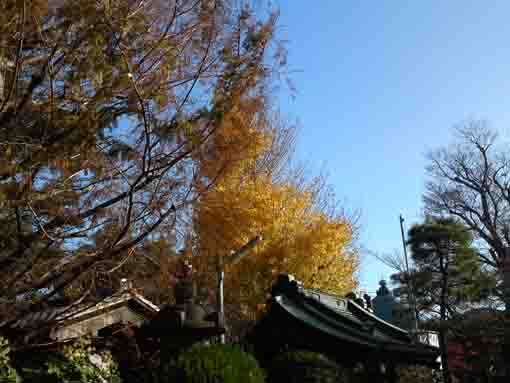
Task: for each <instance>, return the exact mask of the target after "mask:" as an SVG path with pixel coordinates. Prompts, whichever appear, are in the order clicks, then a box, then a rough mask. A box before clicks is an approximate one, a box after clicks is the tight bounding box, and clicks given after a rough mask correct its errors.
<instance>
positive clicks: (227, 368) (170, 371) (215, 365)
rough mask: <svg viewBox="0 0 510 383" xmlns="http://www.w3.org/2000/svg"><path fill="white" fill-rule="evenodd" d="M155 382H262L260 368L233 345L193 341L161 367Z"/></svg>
mask: <svg viewBox="0 0 510 383" xmlns="http://www.w3.org/2000/svg"><path fill="white" fill-rule="evenodd" d="M159 382H161V383H163V382H172V383H173V382H182V383H216V382H217V383H239V382H242V383H263V382H264V372H263V370H262V369H261V368H260V367H259V365H258V363H257V361H256V359H255V358H254V357H253V356H252V355H250V354H248V353H246V352H244V351H242V350H241V349H240V348H239V347H237V346H231V345H221V344H218V345H212V346H207V345H195V346H192V347H190V348H189V349H187V350H186V351H184V352H183V353H181V354H180V355H179V356H178V357H177V358H176V359H174V360H173V361H172V362H171V363H170V364H168V365H167V366H163V367H162V369H161V371H160V374H159Z"/></svg>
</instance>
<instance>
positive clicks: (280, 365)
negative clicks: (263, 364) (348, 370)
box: [268, 351, 347, 383]
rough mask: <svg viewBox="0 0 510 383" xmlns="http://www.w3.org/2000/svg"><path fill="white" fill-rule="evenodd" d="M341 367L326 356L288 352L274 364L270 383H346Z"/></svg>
mask: <svg viewBox="0 0 510 383" xmlns="http://www.w3.org/2000/svg"><path fill="white" fill-rule="evenodd" d="M346 381H347V376H346V374H344V373H343V371H342V370H341V368H340V366H339V365H338V364H337V363H335V362H334V361H332V360H331V359H328V358H327V357H326V356H324V355H322V354H319V353H316V352H310V351H288V352H285V353H283V354H280V355H278V356H277V357H276V358H275V359H274V360H273V362H272V364H271V367H270V370H269V375H268V382H269V383H281V382H285V383H301V382H310V383H323V382H335V383H336V382H346Z"/></svg>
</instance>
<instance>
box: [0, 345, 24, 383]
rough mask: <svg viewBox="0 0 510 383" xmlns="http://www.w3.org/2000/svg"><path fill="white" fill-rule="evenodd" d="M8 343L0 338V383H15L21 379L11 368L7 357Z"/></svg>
mask: <svg viewBox="0 0 510 383" xmlns="http://www.w3.org/2000/svg"><path fill="white" fill-rule="evenodd" d="M10 351H11V350H10V348H9V341H8V340H7V339H5V338H3V337H1V336H0V382H3V383H17V382H21V379H20V377H19V375H18V373H17V372H16V370H15V369H14V368H12V367H11V360H10V357H9V352H10Z"/></svg>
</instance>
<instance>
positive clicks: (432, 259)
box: [392, 218, 495, 319]
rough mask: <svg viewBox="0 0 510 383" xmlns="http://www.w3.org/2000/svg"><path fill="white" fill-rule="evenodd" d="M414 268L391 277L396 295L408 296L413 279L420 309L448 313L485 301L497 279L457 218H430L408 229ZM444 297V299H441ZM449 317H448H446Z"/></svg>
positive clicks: (469, 234) (428, 311) (427, 311)
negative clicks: (480, 258)
mask: <svg viewBox="0 0 510 383" xmlns="http://www.w3.org/2000/svg"><path fill="white" fill-rule="evenodd" d="M408 243H409V245H410V247H411V257H412V260H413V263H414V268H413V270H412V271H411V275H408V274H407V273H405V272H403V273H399V274H395V275H393V276H392V279H393V281H394V282H396V283H397V284H398V288H397V289H396V293H397V295H400V296H407V294H408V286H409V281H410V279H411V278H412V282H413V284H414V290H415V292H416V294H415V295H416V301H417V302H416V303H417V308H418V310H419V311H420V312H422V313H430V312H432V311H433V310H435V308H437V305H439V306H444V309H445V310H446V314H447V315H448V313H451V312H455V311H457V310H458V309H461V308H465V307H466V305H468V304H470V303H474V302H480V301H482V300H483V299H484V298H485V296H486V292H487V291H488V290H491V289H492V288H493V287H494V286H495V278H494V276H493V275H491V274H490V273H488V272H486V271H485V270H484V269H483V268H482V267H481V265H480V262H479V260H478V255H477V252H476V250H475V248H474V246H473V237H472V234H471V232H470V231H469V230H468V229H467V228H466V226H464V225H463V224H462V223H459V222H457V221H456V220H454V219H451V218H446V219H443V218H441V219H430V218H429V219H427V220H426V221H425V222H424V223H423V224H418V225H415V226H413V227H412V228H411V229H410V230H409V240H408ZM441 299H443V300H442V301H441ZM443 319H446V318H443Z"/></svg>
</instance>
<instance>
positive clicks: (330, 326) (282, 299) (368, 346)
mask: <svg viewBox="0 0 510 383" xmlns="http://www.w3.org/2000/svg"><path fill="white" fill-rule="evenodd" d="M271 318H272V319H271ZM277 321H279V322H280V324H277V323H276V322H277ZM262 322H265V324H266V325H264V324H261V327H265V329H268V328H270V327H278V326H281V327H283V331H286V330H285V324H282V323H281V322H286V323H287V325H288V326H289V327H291V326H293V324H294V326H298V327H299V332H300V334H301V335H302V336H303V337H306V336H308V337H309V338H311V339H310V341H311V342H312V344H313V342H314V339H313V338H314V337H315V336H317V337H318V336H321V337H322V338H321V339H322V342H323V341H324V339H328V342H329V343H332V344H335V346H333V347H330V348H331V349H335V347H337V349H342V350H345V349H346V348H345V347H341V346H346V345H352V346H354V347H355V348H356V349H357V350H363V349H364V350H367V352H380V353H382V354H384V353H386V354H387V355H390V354H394V355H397V354H399V355H405V356H406V358H411V359H414V360H415V361H416V362H418V363H419V362H420V361H421V362H423V363H429V362H430V363H433V362H434V361H435V360H436V358H437V356H438V354H439V350H438V349H437V348H436V347H432V346H428V345H424V344H421V343H415V342H413V339H412V337H411V335H410V334H409V333H408V332H407V331H405V330H403V329H401V328H399V327H396V326H394V325H392V324H391V323H388V322H386V321H384V320H382V319H380V318H378V317H377V316H375V315H374V314H372V313H370V312H369V311H367V310H365V309H364V308H362V307H361V306H359V305H358V304H356V303H355V302H354V301H352V300H350V299H346V298H342V297H338V296H335V295H332V294H328V293H325V292H322V291H319V290H314V289H306V288H304V287H303V285H302V284H301V283H300V282H298V281H295V280H294V278H293V277H292V276H290V275H280V276H279V278H278V281H277V283H276V284H275V285H274V286H273V289H272V299H271V305H270V310H269V312H268V313H267V315H266V317H265V318H264V319H263V320H262ZM292 323H293V324H292ZM306 329H308V330H309V332H308V334H306V333H303V331H305V332H306V331H307V330H306ZM263 331H264V330H263ZM314 334H315V335H314ZM290 338H292V337H290ZM317 339H318V338H317ZM290 341H291V342H292V339H290ZM285 342H287V340H286V341H285ZM317 342H319V340H317ZM307 344H308V345H310V342H307ZM317 346H318V347H321V345H319V344H318V345H317Z"/></svg>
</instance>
